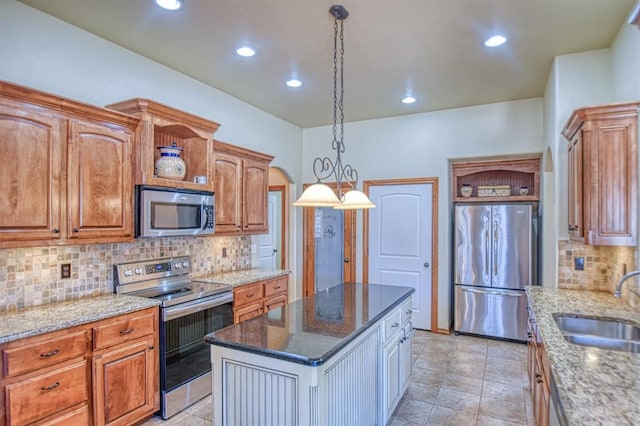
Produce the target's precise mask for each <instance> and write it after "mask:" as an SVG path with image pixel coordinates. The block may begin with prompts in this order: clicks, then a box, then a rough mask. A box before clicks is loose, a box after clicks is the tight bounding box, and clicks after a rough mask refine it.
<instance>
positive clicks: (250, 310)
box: [233, 301, 263, 324]
mask: <svg viewBox="0 0 640 426" xmlns="http://www.w3.org/2000/svg"><path fill="white" fill-rule="evenodd" d="M262 314H263V309H262V301H260V302H257V303H253V304H251V305H247V306H243V307H241V308H238V309H234V310H233V323H234V324H237V323H239V322H242V321H246V320H248V319H251V318H255V317H257V316H260V315H262Z"/></svg>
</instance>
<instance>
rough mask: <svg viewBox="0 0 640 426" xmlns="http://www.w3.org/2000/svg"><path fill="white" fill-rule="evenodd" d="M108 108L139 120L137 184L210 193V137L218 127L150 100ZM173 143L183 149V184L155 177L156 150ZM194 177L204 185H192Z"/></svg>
mask: <svg viewBox="0 0 640 426" xmlns="http://www.w3.org/2000/svg"><path fill="white" fill-rule="evenodd" d="M107 108H110V109H114V110H116V111H120V112H124V113H127V114H131V115H133V116H135V117H138V118H140V119H141V123H140V132H139V133H140V136H139V140H138V144H137V146H136V149H135V156H136V173H135V183H136V184H147V185H155V186H164V187H172V188H184V189H194V190H202V191H213V188H214V182H213V180H214V178H213V170H214V168H213V164H212V161H213V160H212V159H213V134H214V133H215V132H216V130H218V127H220V124H218V123H215V122H213V121H209V120H206V119H204V118H201V117H198V116H196V115H193V114H189V113H187V112H184V111H180V110H178V109H175V108H172V107H169V106H166V105H163V104H160V103H158V102H155V101H151V100H149V99H139V98H136V99H130V100H127V101H122V102H118V103H115V104H111V105H107ZM173 143H175V144H176V145H177V146H178V147H180V148H182V149H183V151H182V155H181V157H182V159H183V160H184V162H185V166H186V169H187V171H186V175H185V177H184V179H182V180H175V179H165V178H159V177H158V176H156V175H155V163H156V160H158V159H159V158H160V151H159V150H158V149H157V148H158V147H159V146H171V145H172V144H173ZM196 176H206V177H207V183H206V184H202V183H195V182H194V178H195V177H196Z"/></svg>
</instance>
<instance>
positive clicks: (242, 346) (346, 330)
mask: <svg viewBox="0 0 640 426" xmlns="http://www.w3.org/2000/svg"><path fill="white" fill-rule="evenodd" d="M413 292H414V289H413V288H409V287H396V286H387V285H376V284H368V285H363V284H359V283H345V284H340V285H337V286H335V287H330V288H328V289H326V290H323V291H321V292H319V293H316V294H315V295H313V296H310V297H305V298H303V299H300V300H297V301H295V302H293V303H290V304H289V305H286V306H284V307H282V308H278V309H274V310H272V311H270V312H268V313H266V314H264V315H261V316H259V317H256V318H252V319H249V320H246V321H243V322H241V323H238V324H235V325H232V326H230V327H227V328H224V329H222V330H218V331H215V332H213V333H211V334H208V335H207V336H205V340H206V341H207V343H210V344H212V345H217V346H225V347H229V348H233V349H238V350H242V351H246V352H253V353H257V354H260V355H265V356H269V357H273V358H279V359H283V360H285V361H291V362H296V363H299V364H304V365H310V366H318V365H321V364H323V363H324V362H325V361H327V360H328V359H329V358H331V357H332V356H333V355H335V354H336V353H337V352H338V351H340V349H342V348H343V347H345V346H346V345H347V344H349V342H351V341H352V340H353V339H354V338H355V337H357V336H358V335H360V334H361V333H362V332H364V331H365V330H366V329H367V328H369V327H370V326H371V325H373V324H374V323H376V322H377V321H379V320H380V319H382V317H383V316H384V315H385V314H387V313H388V312H390V311H391V310H392V309H393V308H394V307H396V306H397V305H399V304H400V303H401V302H402V301H403V300H405V299H406V298H408V297H410V296H411V294H412V293H413Z"/></svg>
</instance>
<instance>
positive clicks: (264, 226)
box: [242, 160, 269, 234]
mask: <svg viewBox="0 0 640 426" xmlns="http://www.w3.org/2000/svg"><path fill="white" fill-rule="evenodd" d="M242 179H243V186H244V188H243V189H244V192H243V203H242V204H243V205H242V208H243V217H242V222H243V231H244V232H247V233H252V234H260V233H267V232H268V231H269V222H268V208H267V195H268V193H269V167H268V165H267V164H266V163H263V162H260V161H254V160H244V165H243V168H242Z"/></svg>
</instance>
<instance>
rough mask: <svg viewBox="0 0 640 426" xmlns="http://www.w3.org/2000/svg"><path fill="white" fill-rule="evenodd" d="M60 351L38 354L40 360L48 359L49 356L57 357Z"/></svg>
mask: <svg viewBox="0 0 640 426" xmlns="http://www.w3.org/2000/svg"><path fill="white" fill-rule="evenodd" d="M59 352H60V351H59V350H58V349H54V350H52V351H51V352H47V353H44V354H40V358H49V357H50V356H54V355H57V354H58V353H59Z"/></svg>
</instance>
